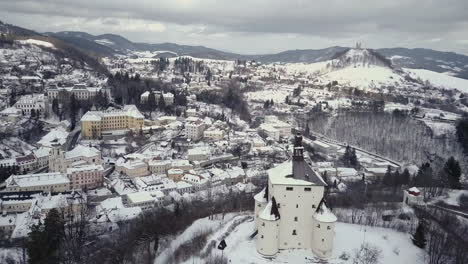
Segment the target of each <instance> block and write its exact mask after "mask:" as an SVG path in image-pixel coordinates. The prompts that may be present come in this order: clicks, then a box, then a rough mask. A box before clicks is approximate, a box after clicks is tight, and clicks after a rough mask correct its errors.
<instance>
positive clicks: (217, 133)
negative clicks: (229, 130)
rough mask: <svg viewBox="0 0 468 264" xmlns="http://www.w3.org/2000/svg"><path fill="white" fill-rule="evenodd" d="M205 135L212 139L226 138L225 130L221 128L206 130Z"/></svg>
mask: <svg viewBox="0 0 468 264" xmlns="http://www.w3.org/2000/svg"><path fill="white" fill-rule="evenodd" d="M203 137H205V138H207V139H211V140H222V139H223V138H224V131H223V130H221V129H210V130H205V132H203Z"/></svg>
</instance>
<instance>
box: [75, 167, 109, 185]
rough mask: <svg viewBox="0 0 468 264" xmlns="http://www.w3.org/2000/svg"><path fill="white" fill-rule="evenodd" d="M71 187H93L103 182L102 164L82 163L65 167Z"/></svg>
mask: <svg viewBox="0 0 468 264" xmlns="http://www.w3.org/2000/svg"><path fill="white" fill-rule="evenodd" d="M67 176H68V178H69V179H70V182H71V187H72V188H73V189H75V190H76V189H85V188H86V189H94V188H97V187H100V186H102V184H103V182H104V167H102V165H84V166H78V167H73V168H68V169H67Z"/></svg>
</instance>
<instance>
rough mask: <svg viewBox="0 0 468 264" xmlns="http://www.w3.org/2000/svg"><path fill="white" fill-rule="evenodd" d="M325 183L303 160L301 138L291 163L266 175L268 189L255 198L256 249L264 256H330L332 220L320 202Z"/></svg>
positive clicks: (323, 203)
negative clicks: (300, 252) (295, 252)
mask: <svg viewBox="0 0 468 264" xmlns="http://www.w3.org/2000/svg"><path fill="white" fill-rule="evenodd" d="M325 186H326V183H325V182H324V180H323V179H322V177H320V175H318V174H317V173H316V172H315V171H314V170H313V169H312V168H311V167H310V165H309V164H307V162H306V161H305V160H304V148H303V147H302V136H301V135H296V136H295V139H294V152H293V158H292V160H289V161H287V162H284V163H282V164H280V165H278V166H276V167H275V168H272V169H270V170H269V171H268V185H267V186H266V188H265V189H263V190H262V191H261V192H260V193H258V194H256V195H255V197H254V198H255V227H256V229H257V230H258V233H257V240H256V248H257V251H258V252H259V253H260V254H262V255H266V256H271V255H275V254H276V253H278V251H279V250H282V249H295V248H297V249H311V250H312V252H313V253H314V254H316V255H317V256H318V257H321V258H328V257H330V256H331V253H332V250H333V240H334V236H335V222H336V220H337V218H336V216H335V215H334V214H333V213H332V212H331V211H330V209H328V208H327V206H326V203H325V200H324V197H323V196H324V191H325Z"/></svg>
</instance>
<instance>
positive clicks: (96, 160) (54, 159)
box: [49, 142, 103, 173]
mask: <svg viewBox="0 0 468 264" xmlns="http://www.w3.org/2000/svg"><path fill="white" fill-rule="evenodd" d="M102 164H103V160H102V158H101V152H100V151H99V150H97V149H96V148H93V147H85V146H82V145H77V146H76V147H75V148H74V149H72V150H70V151H67V152H65V151H64V150H62V146H61V145H60V144H59V143H56V142H55V143H52V150H51V153H50V157H49V171H55V172H62V173H67V169H68V168H71V167H75V166H83V165H102Z"/></svg>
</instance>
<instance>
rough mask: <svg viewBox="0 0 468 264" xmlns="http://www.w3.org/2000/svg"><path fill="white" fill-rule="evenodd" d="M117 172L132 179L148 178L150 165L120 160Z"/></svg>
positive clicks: (137, 161) (116, 167)
mask: <svg viewBox="0 0 468 264" xmlns="http://www.w3.org/2000/svg"><path fill="white" fill-rule="evenodd" d="M115 171H117V172H118V173H121V174H125V175H127V176H129V177H131V178H135V177H142V176H148V175H149V174H150V172H149V170H148V164H146V163H145V162H144V161H142V160H123V159H122V160H118V161H117V164H116V166H115Z"/></svg>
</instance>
